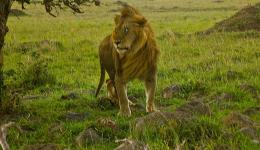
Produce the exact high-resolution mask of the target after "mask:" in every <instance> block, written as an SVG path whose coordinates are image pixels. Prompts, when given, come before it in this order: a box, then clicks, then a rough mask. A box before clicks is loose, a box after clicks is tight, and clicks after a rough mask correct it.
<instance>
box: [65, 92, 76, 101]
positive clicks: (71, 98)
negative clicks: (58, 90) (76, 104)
mask: <svg viewBox="0 0 260 150" xmlns="http://www.w3.org/2000/svg"><path fill="white" fill-rule="evenodd" d="M78 98H79V95H78V94H77V93H73V92H72V93H69V94H67V95H62V96H61V99H62V100H73V99H78Z"/></svg>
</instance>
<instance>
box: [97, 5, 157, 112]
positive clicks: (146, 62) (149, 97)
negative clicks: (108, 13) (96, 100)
mask: <svg viewBox="0 0 260 150" xmlns="http://www.w3.org/2000/svg"><path fill="white" fill-rule="evenodd" d="M114 21H115V29H114V31H113V32H112V34H110V35H108V36H107V37H105V38H104V40H103V41H102V42H101V44H100V46H99V59H100V68H101V75H100V80H99V84H98V88H97V90H96V97H97V96H98V93H99V91H100V88H101V87H102V85H103V83H104V80H105V72H107V74H108V76H109V78H110V80H111V83H112V85H113V86H114V89H115V93H116V95H117V96H116V97H117V98H118V100H119V113H118V114H119V115H123V116H131V110H130V107H129V100H128V97H127V87H126V85H127V83H128V82H129V81H131V80H133V79H139V80H140V81H142V82H144V85H145V92H146V111H147V112H153V111H156V108H155V104H154V98H155V90H156V82H157V81H156V80H157V62H158V57H159V54H160V50H159V48H158V46H157V44H156V41H155V37H154V33H153V30H152V28H151V26H150V24H149V23H148V21H147V19H146V18H145V17H144V16H143V15H142V14H141V13H140V12H139V11H138V10H136V9H135V8H133V7H131V6H129V5H126V6H124V8H123V9H122V11H121V14H120V15H116V16H115V19H114Z"/></svg>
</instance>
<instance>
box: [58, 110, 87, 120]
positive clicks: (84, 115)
mask: <svg viewBox="0 0 260 150" xmlns="http://www.w3.org/2000/svg"><path fill="white" fill-rule="evenodd" d="M89 115H90V114H89V113H88V112H84V113H76V112H68V113H67V114H66V115H65V116H62V117H61V118H64V119H65V120H67V121H83V120H85V119H86V118H87V117H88V116H89Z"/></svg>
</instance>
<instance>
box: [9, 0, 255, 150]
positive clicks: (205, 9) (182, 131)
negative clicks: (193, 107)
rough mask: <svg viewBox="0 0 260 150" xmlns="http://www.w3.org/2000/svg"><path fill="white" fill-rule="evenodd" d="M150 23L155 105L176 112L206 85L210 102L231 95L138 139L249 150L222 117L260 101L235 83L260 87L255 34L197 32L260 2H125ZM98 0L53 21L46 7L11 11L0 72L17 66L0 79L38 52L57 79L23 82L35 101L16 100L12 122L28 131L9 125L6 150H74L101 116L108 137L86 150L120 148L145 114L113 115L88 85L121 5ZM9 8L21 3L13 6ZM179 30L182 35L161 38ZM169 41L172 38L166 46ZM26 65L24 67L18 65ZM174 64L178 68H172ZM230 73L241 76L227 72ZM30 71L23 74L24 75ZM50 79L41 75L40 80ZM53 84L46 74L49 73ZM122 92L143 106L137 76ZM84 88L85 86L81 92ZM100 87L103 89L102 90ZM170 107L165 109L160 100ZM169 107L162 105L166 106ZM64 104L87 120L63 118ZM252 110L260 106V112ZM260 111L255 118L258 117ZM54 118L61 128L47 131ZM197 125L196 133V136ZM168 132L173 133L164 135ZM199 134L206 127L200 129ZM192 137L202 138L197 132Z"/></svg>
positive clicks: (165, 145) (159, 145)
mask: <svg viewBox="0 0 260 150" xmlns="http://www.w3.org/2000/svg"><path fill="white" fill-rule="evenodd" d="M128 2H129V3H130V4H132V5H133V6H135V7H137V8H139V9H140V11H141V12H143V14H144V15H145V16H146V17H147V19H148V20H149V21H150V23H151V25H152V27H153V29H154V31H155V33H156V38H157V42H158V45H159V46H160V49H161V56H160V62H159V66H158V68H159V72H158V85H157V93H156V104H157V105H158V106H160V107H159V108H160V109H161V110H162V111H164V110H167V111H173V110H175V108H177V107H178V106H180V105H182V104H184V103H186V102H187V98H188V97H189V96H190V95H191V94H192V93H194V92H195V91H194V89H196V88H197V87H196V84H198V83H199V85H200V86H201V87H203V89H204V90H205V93H206V94H205V95H202V96H203V97H205V98H206V101H207V102H210V101H214V98H213V97H214V96H215V95H216V94H218V93H232V94H233V95H234V97H235V100H234V101H231V102H224V103H223V106H219V105H218V104H215V103H214V102H213V103H212V104H211V105H210V106H211V109H212V111H213V115H211V116H209V117H202V118H198V119H197V120H196V121H195V122H190V123H188V124H180V125H179V126H177V127H175V128H173V127H166V128H165V129H164V128H162V129H161V130H160V132H159V131H158V133H157V134H158V135H157V136H156V137H154V134H153V133H152V132H151V133H149V132H148V133H146V134H144V135H143V136H144V138H142V140H143V141H144V142H146V143H147V144H148V145H149V146H150V148H151V149H154V150H157V149H162V150H165V149H172V148H173V147H175V144H179V143H181V142H182V140H184V139H186V140H187V141H188V143H187V144H186V148H189V149H191V148H195V147H200V148H202V146H204V147H203V148H205V149H216V148H217V147H218V146H224V147H225V146H228V147H229V148H231V149H239V148H240V149H256V148H257V147H258V146H259V145H257V144H253V143H252V142H251V140H250V139H249V138H248V137H246V136H245V135H243V134H241V133H239V132H238V130H237V129H234V130H233V129H230V128H226V127H224V126H223V124H222V118H223V117H224V116H226V115H227V114H228V113H229V112H231V111H239V112H243V111H244V110H245V109H247V108H249V107H253V106H260V105H259V99H258V100H257V99H256V98H254V96H253V95H252V94H250V93H249V92H245V91H243V90H241V89H240V88H239V85H240V84H242V83H247V84H250V85H253V86H254V87H255V88H256V89H258V90H259V89H260V76H259V73H260V63H259V62H260V57H259V56H260V53H259V50H260V38H259V37H260V33H259V32H255V31H248V32H228V33H225V32H223V33H214V34H210V35H195V34H192V33H195V32H198V31H203V30H206V29H208V28H210V27H211V26H213V25H214V24H215V23H216V22H218V21H221V20H223V19H226V18H228V17H230V16H231V15H233V14H235V13H236V12H237V11H238V10H239V9H241V8H243V7H244V6H247V5H249V4H252V5H253V4H255V3H256V2H260V1H259V0H250V1H248V0H229V1H224V2H223V3H213V2H212V1H209V0H196V1H188V0H174V1H172V0H163V1H161V0H153V1H137V0H129V1H128ZM104 3H105V5H102V6H101V7H84V8H83V9H84V10H85V13H84V14H77V15H73V14H72V13H71V12H70V11H65V12H60V14H59V16H58V17H57V18H53V17H50V16H49V15H48V14H47V13H45V12H44V8H43V6H42V5H34V4H32V5H30V6H27V9H26V10H25V13H27V14H28V15H27V16H21V17H19V18H18V17H15V16H11V17H9V20H8V27H9V30H10V31H9V32H8V34H7V36H6V46H5V47H4V54H5V66H4V72H8V71H10V70H14V71H15V72H16V74H18V77H17V78H16V79H14V78H13V77H12V76H7V77H6V80H5V83H6V84H17V83H20V82H22V79H24V78H20V77H19V75H24V74H19V73H21V70H23V69H24V68H21V65H19V63H22V64H23V66H30V65H31V64H32V62H35V61H36V60H35V53H39V54H40V55H41V58H42V59H44V60H48V61H49V62H48V68H47V70H48V74H51V75H53V76H54V77H55V83H54V84H49V83H48V82H47V84H44V85H41V86H37V87H34V88H30V89H27V90H26V91H25V92H23V95H44V96H45V97H44V98H40V99H37V100H22V102H21V107H22V109H21V111H20V113H21V115H20V116H21V117H19V119H17V120H16V122H18V124H19V125H21V126H25V127H28V128H30V129H31V130H32V131H28V132H26V133H25V134H22V135H21V136H19V137H18V138H17V137H16V133H15V132H14V131H12V132H11V134H10V136H9V137H8V141H9V143H10V146H11V149H21V148H23V147H24V146H26V145H30V144H36V143H56V144H61V145H63V146H65V147H70V148H71V149H80V148H78V147H77V146H76V144H75V142H74V139H75V137H76V136H77V135H78V134H79V132H81V131H82V130H83V129H85V128H87V127H89V126H92V125H95V124H96V120H97V119H98V118H103V117H110V118H112V119H113V120H115V122H116V123H117V124H118V126H119V129H118V130H117V131H110V130H106V129H102V128H101V129H100V130H99V131H100V132H101V133H103V134H104V137H109V138H107V139H106V140H104V141H103V142H102V143H100V144H95V145H90V146H88V147H86V148H85V149H93V150H95V149H113V148H115V147H116V146H117V144H116V143H115V142H114V141H115V139H116V138H118V139H121V138H125V137H136V135H135V134H134V133H132V131H131V127H130V126H131V124H132V123H133V122H134V120H135V118H137V117H141V116H144V115H146V113H145V112H144V111H134V112H133V115H132V117H130V118H129V119H124V118H121V117H118V116H117V115H116V114H117V112H118V109H117V108H107V109H105V110H101V109H100V108H99V107H98V105H97V99H96V98H95V97H94V96H93V94H90V93H91V91H92V90H95V88H96V87H97V84H98V80H99V73H100V72H99V61H98V54H97V50H98V45H99V43H100V41H101V40H102V39H103V38H104V37H105V36H106V35H108V34H109V33H111V31H112V30H113V28H114V22H113V17H114V16H115V14H116V12H113V11H111V10H114V9H117V8H118V7H119V6H117V5H116V4H113V1H112V0H108V1H104ZM13 8H20V6H18V5H17V4H15V5H14V7H13ZM172 32H177V33H181V34H182V35H180V36H179V35H177V34H176V35H175V37H169V36H165V35H167V33H172ZM171 38H175V42H174V43H173V42H172V40H171ZM41 40H52V41H57V42H60V43H61V44H62V46H61V47H47V48H39V47H37V46H36V47H35V46H32V48H31V49H30V48H29V50H28V52H26V53H23V52H22V51H21V50H20V49H19V48H20V46H21V44H22V43H23V42H37V41H41ZM25 68H26V67H25ZM173 68H175V69H178V70H179V71H177V72H176V71H173ZM228 71H235V72H236V73H237V74H238V75H237V76H235V77H231V78H230V77H228V76H227V72H228ZM27 77H28V78H30V76H29V75H27ZM44 80H48V79H44ZM51 81H52V80H51ZM171 84H180V85H182V86H183V87H184V90H183V93H182V95H180V96H179V97H177V98H172V99H163V98H162V96H161V92H162V90H163V89H164V88H165V87H167V86H169V85H171ZM128 88H129V90H128V94H129V95H134V96H136V97H137V98H138V103H142V104H144V103H145V94H144V89H143V85H142V84H141V83H140V82H138V81H133V82H131V83H129V87H128ZM71 91H76V92H77V93H80V98H79V99H76V100H64V101H63V100H60V97H61V96H62V95H63V94H67V93H69V92H71ZM84 91H87V92H84ZM105 93H106V92H105V88H103V90H102V91H101V95H102V96H105ZM166 106H167V107H166ZM168 106H169V107H168ZM68 111H73V112H88V113H89V114H90V116H89V117H88V118H87V119H86V120H84V121H72V122H71V121H65V120H63V119H61V116H62V115H64V114H65V113H66V112H68ZM258 114H259V113H258ZM257 116H258V115H255V116H252V119H253V120H254V121H256V122H257V123H260V120H259V117H257ZM55 125H60V126H61V128H62V129H63V130H62V132H54V133H52V134H51V135H50V134H49V133H48V131H49V130H50V129H51V128H52V127H53V126H55ZM222 129H223V130H228V131H229V133H231V134H232V138H227V137H226V136H225V133H223V131H222ZM197 131H201V132H199V133H197ZM169 133H172V134H169ZM200 133H205V134H200ZM198 134H199V135H198Z"/></svg>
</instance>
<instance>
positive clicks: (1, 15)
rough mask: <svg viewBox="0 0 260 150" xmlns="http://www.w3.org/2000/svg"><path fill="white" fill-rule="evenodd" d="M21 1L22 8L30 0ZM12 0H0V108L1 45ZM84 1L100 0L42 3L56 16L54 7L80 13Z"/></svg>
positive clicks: (1, 95) (0, 83)
mask: <svg viewBox="0 0 260 150" xmlns="http://www.w3.org/2000/svg"><path fill="white" fill-rule="evenodd" d="M17 1H19V2H21V4H22V8H24V5H23V4H24V3H25V2H26V3H30V1H31V0H17ZM12 3H13V0H0V109H1V108H2V100H3V98H4V77H3V65H4V55H3V49H2V48H3V46H4V39H5V35H6V34H7V32H8V27H7V25H6V23H7V20H8V15H9V12H10V9H11V6H12ZM86 3H94V4H95V5H96V6H99V5H100V0H42V4H43V5H44V7H45V10H46V12H47V13H49V14H50V15H51V16H54V17H55V16H56V15H55V14H54V13H53V10H55V9H57V8H58V9H63V8H65V7H68V8H70V9H71V10H73V11H74V12H75V13H82V11H81V10H80V6H81V5H83V4H86Z"/></svg>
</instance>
